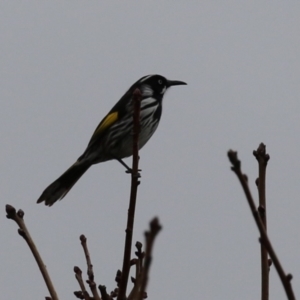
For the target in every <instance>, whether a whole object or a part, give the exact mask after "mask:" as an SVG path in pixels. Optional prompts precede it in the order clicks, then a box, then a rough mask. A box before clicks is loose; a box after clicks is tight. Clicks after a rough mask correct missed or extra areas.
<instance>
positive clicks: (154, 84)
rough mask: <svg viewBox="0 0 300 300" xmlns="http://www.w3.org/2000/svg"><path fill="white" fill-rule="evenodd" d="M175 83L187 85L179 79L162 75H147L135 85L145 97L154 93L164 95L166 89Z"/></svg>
mask: <svg viewBox="0 0 300 300" xmlns="http://www.w3.org/2000/svg"><path fill="white" fill-rule="evenodd" d="M174 85H186V83H185V82H183V81H179V80H168V79H167V78H165V77H163V76H161V75H147V76H144V77H142V78H141V79H140V80H138V81H137V82H136V83H135V84H134V85H133V86H134V88H139V89H140V90H141V93H142V95H143V96H144V97H151V96H153V95H156V96H163V95H164V93H165V92H166V90H167V89H168V88H169V87H171V86H174Z"/></svg>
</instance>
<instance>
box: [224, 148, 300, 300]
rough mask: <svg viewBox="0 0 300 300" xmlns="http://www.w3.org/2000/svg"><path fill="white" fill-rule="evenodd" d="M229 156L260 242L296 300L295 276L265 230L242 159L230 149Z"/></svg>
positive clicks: (290, 297)
mask: <svg viewBox="0 0 300 300" xmlns="http://www.w3.org/2000/svg"><path fill="white" fill-rule="evenodd" d="M228 158H229V160H230V162H231V164H232V167H231V170H232V171H233V172H234V173H235V174H236V176H237V177H238V179H239V181H240V183H241V185H242V188H243V190H244V193H245V195H246V199H247V201H248V204H249V206H250V209H251V212H252V214H253V217H254V220H255V223H256V225H257V227H258V230H259V232H260V236H261V238H260V242H261V243H262V244H263V245H264V246H265V247H266V249H267V251H268V253H269V255H270V257H271V259H272V261H273V263H274V266H275V268H276V271H277V273H278V275H279V277H280V280H281V282H282V284H283V287H284V289H285V292H286V295H287V297H288V299H289V300H295V299H296V298H295V295H294V291H293V289H292V285H291V280H292V278H293V276H292V275H291V274H287V275H286V274H285V272H284V270H283V268H282V266H281V263H280V261H279V259H278V257H277V255H276V253H275V251H274V249H273V246H272V244H271V242H270V240H269V238H268V235H267V232H266V230H265V227H264V224H263V222H262V220H261V217H260V213H259V212H258V210H257V209H256V207H255V203H254V200H253V197H252V195H251V192H250V189H249V185H248V179H247V176H246V175H245V174H243V173H242V171H241V161H240V160H239V159H238V156H237V152H235V151H232V150H229V151H228ZM260 209H263V208H262V207H260Z"/></svg>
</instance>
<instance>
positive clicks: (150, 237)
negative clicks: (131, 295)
mask: <svg viewBox="0 0 300 300" xmlns="http://www.w3.org/2000/svg"><path fill="white" fill-rule="evenodd" d="M160 230H161V225H160V224H159V220H158V218H154V219H153V220H152V221H151V222H150V230H149V231H146V232H145V239H146V251H145V260H144V266H143V269H142V277H141V288H140V292H139V297H138V300H142V299H143V298H144V295H145V293H146V287H147V283H148V277H149V270H150V264H151V261H152V249H153V244H154V240H155V238H156V236H157V234H158V233H159V231H160Z"/></svg>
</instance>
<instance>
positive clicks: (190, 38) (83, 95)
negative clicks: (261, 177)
mask: <svg viewBox="0 0 300 300" xmlns="http://www.w3.org/2000/svg"><path fill="white" fill-rule="evenodd" d="M299 16H300V3H299V1H277V0H273V1H256V0H252V1H220V0H219V1H211V0H210V1H206V0H203V1H197V2H196V1H193V2H192V1H190V2H187V1H185V2H184V1H156V2H154V1H139V2H136V1H126V2H125V1H124V2H123V1H122V2H121V1H106V2H104V1H47V2H46V1H23V2H21V1H1V3H0V40H1V47H0V54H1V55H0V74H1V75H0V76H1V77H0V78H1V83H0V99H1V100H0V101H1V108H0V139H1V146H0V154H1V155H0V166H1V169H0V180H1V203H2V204H1V205H2V213H1V217H0V222H1V224H0V230H1V233H0V235H1V243H0V253H1V254H0V257H1V268H0V270H1V271H0V274H1V275H0V278H1V280H0V282H1V283H0V285H1V297H2V298H3V299H20V298H24V297H25V298H26V299H44V298H43V297H44V296H46V295H49V294H48V291H47V289H46V286H45V284H44V282H43V280H42V276H41V275H40V272H39V270H38V268H37V266H36V263H35V261H34V260H33V257H32V254H31V253H30V251H29V249H28V247H27V245H26V244H25V242H24V240H23V239H22V238H20V237H19V236H18V234H17V226H16V224H14V223H13V222H12V221H9V220H7V219H6V218H5V210H4V207H5V204H6V203H9V204H12V205H14V206H15V207H16V208H17V209H19V208H22V209H23V210H24V211H25V220H26V223H27V226H28V228H29V230H30V232H31V234H32V236H33V238H34V240H35V242H36V244H37V246H38V248H39V250H40V252H41V254H42V257H43V258H44V261H45V263H46V265H47V268H48V270H49V272H50V275H51V277H52V279H53V282H54V285H55V287H56V289H57V292H58V295H59V296H60V299H74V296H73V295H72V293H73V291H74V290H79V286H78V284H77V282H76V280H75V278H74V274H73V271H72V270H73V266H75V265H78V266H79V267H81V268H82V269H83V270H84V272H85V271H86V269H85V261H84V256H83V252H82V249H81V246H80V242H79V235H80V234H82V233H84V234H85V235H86V236H87V238H88V245H89V249H90V252H91V257H92V262H93V264H94V271H95V280H96V282H97V283H98V284H104V285H106V286H107V289H108V291H110V290H111V289H112V288H114V287H115V283H114V277H115V273H116V271H117V269H120V268H121V266H122V257H123V244H124V239H125V234H124V229H125V225H126V217H127V207H128V199H129V190H130V176H128V175H126V174H125V172H124V168H123V167H122V166H121V165H120V164H119V163H117V162H114V161H111V162H107V163H103V164H99V165H96V166H94V167H93V168H91V169H90V170H89V171H88V172H87V173H86V174H85V175H84V177H83V178H82V179H80V181H79V182H78V183H77V184H76V185H75V186H74V188H73V189H72V190H71V192H70V193H69V194H68V195H67V197H66V198H65V199H64V200H63V201H61V202H58V203H56V204H55V205H54V206H53V207H51V208H49V207H45V206H44V205H42V204H39V205H38V204H36V200H37V198H38V197H39V196H40V194H41V193H42V191H43V190H44V188H45V187H46V186H48V184H50V183H51V182H52V181H53V180H54V179H56V178H57V177H58V176H59V175H61V173H62V172H64V171H65V170H66V169H67V168H68V167H69V166H70V165H71V164H72V163H73V162H74V161H75V160H76V159H77V158H78V157H79V156H80V155H81V154H82V152H83V151H84V149H85V147H86V145H87V143H88V141H89V139H90V136H91V135H92V133H93V131H94V129H95V128H96V126H97V125H98V123H99V122H100V120H101V119H102V117H103V116H104V115H105V114H106V113H107V112H108V111H109V110H110V109H111V107H112V106H113V105H114V104H115V102H116V101H118V100H119V98H120V97H121V96H122V95H123V94H124V92H125V91H126V90H127V89H128V88H129V86H130V85H131V84H132V83H133V82H135V81H136V80H138V79H139V78H140V77H142V76H144V75H148V74H155V73H157V74H161V75H164V76H165V77H167V78H169V79H174V80H183V81H186V82H187V83H188V85H187V86H178V87H173V88H171V89H170V90H169V91H168V92H167V94H166V96H165V98H164V109H163V116H162V119H161V122H160V125H159V128H158V130H157V132H156V133H155V135H154V136H153V137H152V139H151V140H150V142H149V143H148V144H147V145H146V146H145V148H143V150H142V151H141V153H140V156H141V160H140V167H141V169H142V178H141V181H142V182H141V185H140V186H139V190H138V202H137V210H136V223H135V232H134V241H136V240H140V241H142V242H143V232H144V230H145V229H146V228H147V226H148V222H149V220H150V219H151V218H152V217H154V216H158V217H159V218H160V221H161V223H162V225H163V230H162V231H161V233H160V234H159V236H158V238H157V241H156V244H155V251H154V259H153V264H152V267H151V273H150V282H149V287H148V294H149V299H216V300H218V299H230V300H231V299H237V300H240V299H246V300H248V299H249V300H253V299H259V298H260V256H259V253H260V251H259V244H258V236H259V235H258V230H257V228H256V226H255V224H254V221H253V218H252V216H251V214H250V210H249V208H248V204H247V203H246V200H245V197H244V195H243V192H242V189H241V187H240V185H239V183H238V181H237V179H236V177H235V175H234V174H233V173H232V172H231V171H230V165H229V162H228V159H227V156H226V153H227V150H228V149H230V148H232V149H234V150H238V153H239V157H240V158H241V160H242V167H243V170H244V172H246V173H247V174H248V177H249V180H250V184H251V188H252V191H253V194H254V195H255V197H256V196H257V192H256V188H255V185H254V180H255V179H256V177H257V162H256V160H255V159H254V157H253V155H252V151H253V150H254V149H255V148H257V146H258V145H259V143H260V142H264V143H265V144H266V145H267V152H268V153H269V154H270V156H271V160H270V162H269V166H268V170H267V210H268V212H267V214H268V229H269V233H270V237H271V240H272V242H273V244H274V247H275V249H276V252H277V254H278V256H279V257H280V260H281V262H282V264H283V266H284V269H285V270H286V271H287V272H291V273H292V274H293V276H294V279H293V281H292V283H293V287H294V290H295V293H296V295H298V297H299V295H300V243H299V241H300V231H299V227H300V218H299V212H300V184H299V183H300V171H299V170H300V161H299V153H300V136H299V126H300V125H299V115H300V101H299V97H300V60H299V53H300V35H299V28H300V17H299ZM126 162H127V163H128V164H130V163H131V159H127V160H126ZM270 274H271V277H270V299H275V300H277V299H285V294H284V291H283V288H282V285H281V283H280V282H279V279H278V276H277V274H276V271H275V269H274V267H272V268H271V271H270Z"/></svg>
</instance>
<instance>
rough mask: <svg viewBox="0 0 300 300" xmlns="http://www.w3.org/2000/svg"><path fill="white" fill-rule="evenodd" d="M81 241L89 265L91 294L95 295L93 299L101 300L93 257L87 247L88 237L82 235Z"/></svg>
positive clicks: (88, 281)
mask: <svg viewBox="0 0 300 300" xmlns="http://www.w3.org/2000/svg"><path fill="white" fill-rule="evenodd" d="M80 241H81V245H82V248H83V251H84V255H85V259H86V264H87V275H88V278H89V279H88V280H87V283H88V285H89V287H90V289H91V292H92V294H93V297H94V299H95V300H101V298H100V296H99V294H98V291H97V285H96V283H95V281H94V271H93V265H92V262H91V257H90V253H89V249H88V247H87V242H86V237H85V236H84V235H83V234H82V235H81V236H80Z"/></svg>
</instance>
